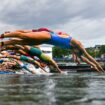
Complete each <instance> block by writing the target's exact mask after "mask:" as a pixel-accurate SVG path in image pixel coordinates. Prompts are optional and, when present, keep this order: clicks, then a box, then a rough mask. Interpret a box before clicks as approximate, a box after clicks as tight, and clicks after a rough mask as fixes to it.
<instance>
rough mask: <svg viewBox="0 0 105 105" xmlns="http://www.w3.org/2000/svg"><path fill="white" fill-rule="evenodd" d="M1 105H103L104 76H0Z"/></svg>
mask: <svg viewBox="0 0 105 105" xmlns="http://www.w3.org/2000/svg"><path fill="white" fill-rule="evenodd" d="M0 105H105V74H98V73H68V74H52V75H14V74H13V75H0Z"/></svg>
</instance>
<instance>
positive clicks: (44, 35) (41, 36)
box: [1, 31, 51, 41]
mask: <svg viewBox="0 0 105 105" xmlns="http://www.w3.org/2000/svg"><path fill="white" fill-rule="evenodd" d="M1 37H2V38H8V37H15V38H22V39H33V40H39V41H43V40H48V39H50V38H51V36H50V34H49V32H29V33H22V32H18V31H15V32H10V33H4V34H2V35H1Z"/></svg>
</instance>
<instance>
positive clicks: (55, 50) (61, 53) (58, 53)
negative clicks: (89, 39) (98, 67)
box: [53, 45, 105, 58]
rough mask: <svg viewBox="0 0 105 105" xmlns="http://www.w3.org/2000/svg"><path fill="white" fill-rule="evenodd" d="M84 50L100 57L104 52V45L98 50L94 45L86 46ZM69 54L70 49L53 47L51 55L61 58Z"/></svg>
mask: <svg viewBox="0 0 105 105" xmlns="http://www.w3.org/2000/svg"><path fill="white" fill-rule="evenodd" d="M86 50H87V52H88V53H89V54H90V55H91V56H93V57H101V55H102V54H105V45H102V46H100V48H99V49H98V50H96V49H95V47H90V48H86ZM70 54H71V52H70V50H67V49H61V48H59V47H53V57H57V58H61V57H63V56H68V55H70Z"/></svg>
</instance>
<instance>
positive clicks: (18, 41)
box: [0, 39, 29, 47]
mask: <svg viewBox="0 0 105 105" xmlns="http://www.w3.org/2000/svg"><path fill="white" fill-rule="evenodd" d="M15 44H19V45H28V44H29V41H27V40H23V39H11V40H8V41H3V42H0V47H3V46H7V45H15Z"/></svg>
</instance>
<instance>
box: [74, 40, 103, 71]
mask: <svg viewBox="0 0 105 105" xmlns="http://www.w3.org/2000/svg"><path fill="white" fill-rule="evenodd" d="M72 44H73V45H75V46H76V47H77V48H78V50H79V51H81V52H82V53H83V54H84V56H85V57H86V58H87V59H88V60H90V61H91V62H92V63H94V65H96V66H97V68H98V70H101V71H104V70H103V68H102V67H101V65H100V64H99V63H98V62H97V61H96V60H95V59H94V58H93V57H92V56H91V55H89V54H88V52H87V51H86V50H85V48H84V46H83V45H82V44H81V42H79V41H77V40H75V39H74V40H73V41H72Z"/></svg>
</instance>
